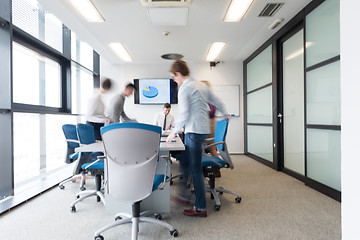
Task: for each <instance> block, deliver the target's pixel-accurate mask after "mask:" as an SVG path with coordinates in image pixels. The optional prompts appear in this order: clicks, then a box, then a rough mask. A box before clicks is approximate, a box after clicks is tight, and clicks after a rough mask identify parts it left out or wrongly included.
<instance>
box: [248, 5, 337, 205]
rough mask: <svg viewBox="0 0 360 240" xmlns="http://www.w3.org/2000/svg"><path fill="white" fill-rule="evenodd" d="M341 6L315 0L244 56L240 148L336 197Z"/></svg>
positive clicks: (251, 155)
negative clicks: (247, 55) (243, 140)
mask: <svg viewBox="0 0 360 240" xmlns="http://www.w3.org/2000/svg"><path fill="white" fill-rule="evenodd" d="M339 7H340V1H339V0H314V1H313V2H311V3H310V4H309V5H308V6H307V7H305V8H304V9H303V10H302V11H301V12H300V13H299V14H298V15H296V16H295V17H294V18H293V19H292V20H290V21H289V23H288V24H287V25H285V26H284V27H283V28H282V29H281V30H279V31H278V32H277V33H276V34H275V35H274V36H273V37H272V38H271V39H269V40H268V41H267V42H266V43H265V44H264V45H263V46H261V47H260V48H259V49H258V50H257V51H256V52H255V53H254V54H253V55H252V56H250V57H249V58H248V59H247V60H246V61H244V91H245V92H244V98H245V99H244V104H245V106H244V107H245V109H246V111H245V121H244V122H245V127H244V130H245V154H247V155H249V156H250V157H252V158H254V159H256V160H258V161H260V162H262V163H264V164H266V165H268V166H270V167H272V168H274V169H277V170H282V171H284V172H285V173H288V174H290V175H291V176H294V177H296V178H298V179H299V180H301V181H303V182H304V183H305V184H307V185H308V186H311V187H313V188H315V189H317V190H319V191H320V192H322V193H324V194H327V195H328V196H330V197H332V198H334V199H336V200H338V201H341V182H340V179H341V176H340V173H341V157H340V156H341V152H340V151H341V141H340V131H341V122H340V112H341V109H340V40H339V39H340V23H339ZM272 49H273V50H272Z"/></svg>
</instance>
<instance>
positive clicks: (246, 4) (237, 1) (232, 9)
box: [224, 0, 254, 22]
mask: <svg viewBox="0 0 360 240" xmlns="http://www.w3.org/2000/svg"><path fill="white" fill-rule="evenodd" d="M253 1H254V0H232V1H231V3H230V5H229V8H228V10H227V12H226V15H225V18H224V22H239V21H240V20H241V19H242V18H243V17H244V15H245V13H246V12H247V11H248V10H249V8H250V6H251V4H252V3H253Z"/></svg>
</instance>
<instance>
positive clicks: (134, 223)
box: [95, 201, 179, 240]
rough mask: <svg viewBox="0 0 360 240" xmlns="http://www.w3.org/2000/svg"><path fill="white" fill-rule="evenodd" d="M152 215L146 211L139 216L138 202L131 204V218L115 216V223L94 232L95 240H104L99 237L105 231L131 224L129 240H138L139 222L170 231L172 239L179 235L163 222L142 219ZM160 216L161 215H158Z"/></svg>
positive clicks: (147, 218)
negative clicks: (156, 225)
mask: <svg viewBox="0 0 360 240" xmlns="http://www.w3.org/2000/svg"><path fill="white" fill-rule="evenodd" d="M150 213H152V212H151V211H147V212H143V213H141V214H140V201H139V202H136V203H134V204H133V213H132V216H131V217H128V218H125V219H121V217H120V216H129V215H128V214H117V216H118V218H116V219H119V220H117V221H115V222H114V223H112V224H109V225H107V226H105V227H103V228H101V229H100V230H98V231H96V232H95V240H104V237H103V236H102V235H100V234H101V233H103V232H105V231H106V230H108V229H110V228H113V227H115V226H119V225H122V224H125V223H132V230H131V232H132V234H131V239H132V240H137V239H138V233H139V223H140V222H149V223H155V224H158V225H161V226H163V227H165V228H167V229H169V231H170V235H171V236H173V237H177V236H178V235H179V232H178V230H176V229H175V228H174V227H173V226H171V225H170V224H168V223H165V222H163V221H160V220H159V219H154V218H150V217H144V215H148V214H150ZM160 216H161V215H160Z"/></svg>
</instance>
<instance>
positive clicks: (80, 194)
mask: <svg viewBox="0 0 360 240" xmlns="http://www.w3.org/2000/svg"><path fill="white" fill-rule="evenodd" d="M95 182H96V190H86V191H81V192H78V193H76V195H75V197H76V200H75V201H74V202H72V203H71V205H70V211H71V212H73V213H74V212H76V207H75V205H76V204H77V203H78V202H80V201H82V200H84V199H86V198H89V197H92V196H97V201H98V202H100V201H102V202H103V204H104V205H105V196H104V193H103V192H102V191H101V175H96V176H95Z"/></svg>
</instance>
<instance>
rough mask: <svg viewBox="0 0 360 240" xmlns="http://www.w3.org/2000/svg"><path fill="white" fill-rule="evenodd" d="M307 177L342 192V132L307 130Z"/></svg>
mask: <svg viewBox="0 0 360 240" xmlns="http://www.w3.org/2000/svg"><path fill="white" fill-rule="evenodd" d="M307 176H308V177H309V178H311V179H313V180H315V181H318V182H320V183H323V184H325V185H327V186H329V187H331V188H334V189H336V190H338V191H341V139H340V131H335V130H315V129H308V130H307Z"/></svg>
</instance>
